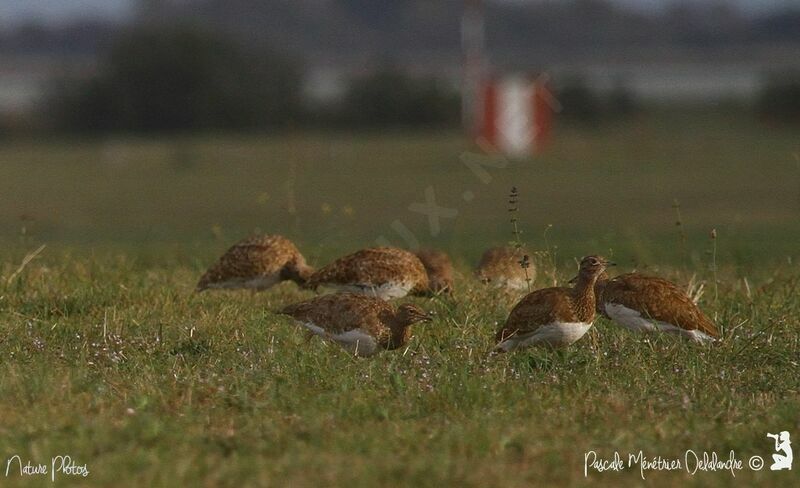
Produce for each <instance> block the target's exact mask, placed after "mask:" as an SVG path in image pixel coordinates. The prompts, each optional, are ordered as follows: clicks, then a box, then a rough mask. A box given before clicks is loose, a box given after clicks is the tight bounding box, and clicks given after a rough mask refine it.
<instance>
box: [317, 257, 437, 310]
mask: <svg viewBox="0 0 800 488" xmlns="http://www.w3.org/2000/svg"><path fill="white" fill-rule="evenodd" d="M320 286H322V287H330V288H334V289H336V290H337V291H340V292H351V293H361V294H365V295H371V296H376V297H378V298H382V299H384V300H390V299H392V298H401V297H404V296H406V295H408V294H409V293H410V294H412V295H424V294H428V293H430V289H429V288H428V274H427V273H426V272H425V267H424V266H423V265H422V262H420V260H419V258H417V257H416V256H415V255H414V254H412V253H410V252H408V251H404V250H403V249H397V248H393V247H375V248H370V249H363V250H361V251H358V252H355V253H353V254H350V255H348V256H344V257H342V258H339V259H337V260H336V261H334V262H332V263H331V264H329V265H327V266H325V267H323V268H321V269H319V270H318V271H317V272H316V273H314V274H313V275H311V277H310V278H309V279H308V283H307V287H309V288H312V289H316V288H317V287H320Z"/></svg>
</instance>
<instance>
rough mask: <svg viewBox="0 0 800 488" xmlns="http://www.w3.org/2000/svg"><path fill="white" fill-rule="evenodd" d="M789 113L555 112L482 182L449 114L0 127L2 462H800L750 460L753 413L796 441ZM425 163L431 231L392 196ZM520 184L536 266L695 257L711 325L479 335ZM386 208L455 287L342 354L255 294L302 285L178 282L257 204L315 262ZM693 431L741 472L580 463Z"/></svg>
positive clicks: (291, 297)
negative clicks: (575, 339)
mask: <svg viewBox="0 0 800 488" xmlns="http://www.w3.org/2000/svg"><path fill="white" fill-rule="evenodd" d="M794 136H795V134H792V133H790V132H789V131H781V130H767V129H765V128H763V127H759V126H756V125H752V124H747V123H745V122H742V121H735V120H734V121H728V120H726V119H719V118H713V117H709V118H708V119H703V118H699V117H695V118H691V119H689V120H687V121H683V120H680V119H669V118H666V117H662V118H660V119H659V118H653V119H644V120H642V121H640V122H638V123H636V124H627V125H620V126H615V127H610V128H607V129H602V130H600V131H588V130H579V129H563V130H561V132H560V138H559V139H558V141H557V143H556V145H555V146H554V147H553V148H552V150H551V151H550V152H549V153H548V155H547V156H546V157H544V158H542V159H539V160H536V161H531V162H517V163H512V164H511V165H510V166H509V167H508V168H505V169H497V170H490V173H491V175H492V181H491V182H490V183H489V184H485V185H484V184H483V183H481V182H480V181H478V180H477V179H476V177H475V176H474V175H473V174H472V173H470V172H469V170H468V169H467V168H466V167H465V166H464V165H463V164H461V163H460V162H459V156H460V154H462V153H463V152H464V151H466V150H468V149H469V148H467V147H466V146H464V145H463V144H462V143H461V142H459V140H458V138H456V137H455V136H454V135H452V134H434V135H426V136H423V135H409V134H389V135H379V134H373V135H357V136H343V135H341V134H338V135H335V134H312V135H294V136H290V137H274V138H267V139H262V138H258V137H246V138H233V137H219V138H215V139H199V138H196V139H185V140H179V141H167V140H162V141H144V140H124V141H123V140H115V141H111V142H105V143H101V142H80V143H77V142H65V141H55V142H50V143H41V142H35V141H29V142H17V143H14V144H11V145H7V146H4V147H2V148H0V161H2V163H1V164H0V182H1V183H0V184H2V185H3V188H2V190H3V191H2V192H1V193H0V227H2V229H3V235H4V236H5V237H4V238H3V240H4V242H5V243H6V245H5V246H4V248H5V249H6V252H5V253H3V255H2V259H0V462H3V464H2V465H0V466H2V468H3V469H2V470H0V481H1V482H2V484H3V485H4V486H5V485H11V486H31V485H41V486H44V485H49V484H50V482H49V479H44V478H42V479H38V478H24V479H21V478H19V477H18V476H12V477H8V478H6V477H4V476H3V475H4V474H5V462H4V461H6V460H7V459H8V458H9V457H10V456H12V455H14V454H18V455H20V456H21V457H22V459H23V460H28V459H30V460H31V461H32V462H34V463H37V462H40V463H46V464H49V461H50V458H51V457H52V456H55V455H59V454H69V455H71V456H72V457H73V458H75V459H76V460H77V461H78V463H79V464H84V463H86V464H88V468H89V470H90V472H91V474H90V475H89V477H88V478H80V479H77V480H71V481H72V482H73V483H74V482H77V483H80V484H87V485H95V486H112V485H113V486H148V485H167V484H169V485H176V486H198V485H200V486H220V485H227V486H242V485H256V484H259V485H268V486H273V485H289V486H309V485H322V486H327V485H335V486H342V485H355V486H367V485H369V486H372V485H377V484H384V485H390V486H394V485H403V486H417V485H421V486H434V485H437V486H530V485H563V484H576V485H582V484H587V483H598V484H603V485H609V486H618V485H619V484H621V483H625V484H637V483H638V484H645V483H646V484H658V485H684V484H686V483H689V484H693V485H695V486H727V485H731V484H737V485H739V484H741V485H742V486H754V485H756V484H758V485H773V486H791V485H792V484H796V483H797V479H798V477H797V475H796V473H797V469H798V466H797V464H796V463H795V470H794V471H793V472H781V473H776V472H772V471H770V470H769V469H768V466H769V464H768V465H767V468H765V469H764V470H762V471H760V472H752V471H751V470H749V469H748V468H747V460H748V459H749V457H750V456H753V455H759V456H762V457H763V458H764V459H765V460H766V461H768V462H769V461H771V457H770V455H771V453H772V452H773V450H772V447H773V444H772V441H771V440H770V439H768V438H767V437H766V433H767V432H771V433H776V432H777V431H781V430H788V431H789V432H791V433H792V436H793V438H800V415H798V411H800V395H799V394H800V367H798V361H800V319H798V316H800V290H799V289H798V287H799V286H800V265H798V262H797V257H798V246H797V242H798V237H800V224H799V223H798V219H797V214H798V209H800V201H798V200H797V198H798V191H800V168H799V167H798V166H797V162H796V161H795V160H794V156H793V154H794V153H796V152H797V151H798V145H797V140H796V137H794ZM289 162H293V164H294V169H293V170H290V169H289V168H288V163H289ZM292 172H293V173H294V177H293V178H294V184H293V192H294V195H295V197H294V201H292V199H291V198H290V197H289V196H287V195H291V193H292V192H291V191H287V188H289V187H291V186H292V185H288V186H287V178H288V179H289V180H290V181H291V179H292V178H290V175H291V173H292ZM428 185H434V186H435V188H436V193H437V198H438V199H439V201H440V203H442V204H444V205H448V206H452V207H457V208H458V210H459V216H458V217H457V218H456V219H452V220H444V221H443V222H442V231H441V234H440V235H438V236H430V235H429V233H428V231H427V227H426V221H425V219H424V217H423V216H421V215H418V214H414V213H413V212H409V211H408V209H407V207H408V205H409V204H410V203H412V202H415V201H422V198H423V192H424V189H425V187H426V186H428ZM512 185H516V186H518V187H519V188H520V192H521V202H520V211H519V217H520V223H521V225H522V227H523V229H525V230H526V231H527V232H528V233H527V234H525V235H523V238H524V239H525V240H527V241H528V243H529V245H531V247H533V248H535V249H539V250H545V249H547V248H548V247H549V248H551V249H552V248H553V247H554V246H557V249H558V250H557V255H556V259H555V262H556V265H557V269H555V270H550V269H549V268H547V267H546V266H545V269H543V270H540V272H539V277H538V278H537V281H536V285H537V286H546V285H548V284H549V283H548V282H549V280H550V279H551V276H553V275H554V276H555V277H556V278H557V279H558V280H559V281H562V282H563V281H564V280H565V279H566V278H569V277H570V276H571V274H572V273H574V269H575V268H574V263H573V262H572V259H573V258H574V257H575V256H579V255H581V254H585V253H588V252H599V253H605V254H613V255H614V257H615V260H616V261H618V262H620V264H622V265H623V266H622V269H623V270H629V269H632V268H633V267H634V266H638V267H639V268H646V269H648V270H650V271H652V272H655V273H658V274H661V275H663V276H667V277H669V278H671V279H674V280H676V281H678V282H681V283H686V282H688V281H689V280H690V279H691V278H692V277H694V278H695V279H696V280H700V281H703V282H705V284H706V292H705V294H704V295H703V297H702V300H701V306H702V308H703V309H704V310H706V311H707V312H708V313H709V315H711V316H712V317H714V318H715V319H716V320H717V323H718V324H720V326H721V328H722V330H723V341H722V342H721V343H720V344H717V345H714V346H713V347H705V348H704V347H697V346H694V345H691V344H688V343H686V342H682V341H680V340H676V339H675V338H673V337H654V338H650V339H649V340H647V339H645V338H644V337H642V336H637V335H634V334H630V333H627V332H625V331H623V330H620V329H619V328H616V327H615V326H613V325H612V324H610V323H609V322H607V321H605V320H602V319H601V320H598V321H597V322H596V327H594V328H593V330H592V331H591V332H590V333H589V334H588V335H587V336H586V337H584V338H583V339H582V340H581V341H580V342H579V343H577V344H576V345H575V346H574V347H572V348H570V349H569V350H566V351H561V352H550V351H546V350H533V351H525V352H520V353H515V354H510V355H502V356H488V355H487V354H486V353H487V351H488V350H489V349H490V347H491V345H492V338H493V334H494V331H495V330H496V327H497V323H498V322H502V321H503V320H504V319H505V317H506V315H507V313H508V310H509V309H510V307H511V306H512V305H513V303H514V298H513V297H506V296H503V295H500V294H498V293H494V292H491V291H487V290H486V289H484V288H482V287H481V286H479V284H478V283H475V282H474V281H473V280H472V279H471V278H470V273H469V269H470V266H471V264H472V263H473V262H474V260H475V258H476V257H477V255H478V253H479V252H480V250H481V249H482V248H483V247H484V246H486V245H488V244H489V243H492V242H506V241H508V240H510V239H511V238H512V237H513V236H511V227H510V224H509V223H508V222H507V211H506V209H505V206H506V194H507V192H508V190H509V188H510V187H511V186H512ZM467 189H469V190H471V191H474V194H475V198H474V200H472V201H471V202H465V201H463V200H461V199H460V195H461V193H462V192H463V191H465V190H467ZM265 194H266V195H265ZM674 199H678V200H679V201H680V204H681V213H682V215H683V223H684V231H685V233H686V234H687V240H686V242H685V244H684V243H682V241H681V239H680V237H679V232H678V229H676V228H675V226H674V221H675V213H674V209H673V208H672V202H673V200H674ZM324 204H328V205H329V207H330V211H329V212H328V211H327V210H325V211H323V205H324ZM292 205H293V206H294V207H295V208H296V211H294V212H292V213H290V212H289V211H288V208H290V207H291V206H292ZM345 207H350V208H352V212H349V211H348V212H344V211H343V209H344V208H345ZM325 208H326V209H327V208H328V207H325ZM23 214H24V215H26V217H25V219H23V220H20V218H19V217H20V215H23ZM31 219H33V220H31ZM395 219H398V220H401V221H403V222H404V223H405V224H406V225H407V226H408V227H409V228H410V229H411V230H412V231H413V232H414V233H415V234H416V235H417V236H418V238H419V240H420V241H421V242H422V243H423V244H434V245H439V246H442V247H444V248H446V249H447V250H448V251H450V252H451V253H453V255H454V258H455V259H456V261H457V262H458V268H459V272H460V276H459V277H458V281H457V286H458V291H457V293H456V295H455V297H454V299H453V300H452V301H450V302H448V301H440V300H433V301H430V300H424V299H413V300H414V301H416V302H417V303H418V304H419V305H421V306H422V307H423V308H426V309H429V310H435V311H436V313H437V318H436V320H435V321H434V322H433V323H431V324H427V325H425V326H421V327H417V328H416V329H415V336H414V338H413V339H412V341H411V343H410V344H409V346H408V349H407V350H399V351H394V352H387V353H384V354H382V355H380V356H378V357H375V358H372V359H370V360H358V359H355V358H352V357H350V356H348V355H347V354H345V353H344V352H343V351H341V350H340V349H338V348H336V347H333V346H330V345H327V344H325V343H323V342H322V341H319V340H317V339H314V340H312V341H310V342H306V338H305V335H304V334H303V333H302V331H300V330H298V329H297V327H295V326H294V325H293V324H291V323H290V322H289V321H288V320H286V319H285V318H283V317H280V316H276V315H274V314H273V313H272V312H271V311H272V310H275V309H277V308H279V307H281V306H282V305H284V304H286V303H290V302H293V301H296V300H300V299H303V298H307V297H309V296H311V295H310V294H309V293H308V292H303V291H300V290H298V289H297V288H296V287H295V286H293V285H291V284H284V285H281V286H279V287H277V288H274V289H272V290H270V291H268V292H265V293H261V294H257V295H252V294H250V293H229V292H225V293H216V294H214V293H207V294H202V295H196V294H193V293H192V289H193V286H194V284H195V282H196V280H197V278H198V276H199V273H200V272H201V271H202V269H203V267H204V266H206V265H208V264H209V262H210V261H211V260H212V259H213V258H214V257H215V255H216V254H218V253H219V252H221V251H222V250H224V249H225V247H226V246H227V245H229V244H230V242H231V241H233V240H235V239H238V238H239V237H241V236H242V235H244V234H245V233H247V232H249V231H252V230H253V229H255V228H260V229H261V230H263V231H265V232H281V233H286V234H288V235H291V236H293V237H295V238H298V241H299V242H300V243H301V245H302V246H301V247H302V248H303V250H304V251H305V252H306V253H307V254H309V255H310V256H311V257H312V261H313V262H314V263H315V264H322V263H324V262H326V261H328V260H329V259H331V258H333V257H335V256H336V255H337V254H339V253H341V252H343V251H346V250H351V249H355V248H357V247H361V246H363V245H369V244H371V243H372V242H374V240H375V239H376V238H377V237H378V236H380V235H385V236H386V237H388V238H389V240H391V241H394V242H396V243H397V244H402V243H403V241H402V239H400V238H399V237H397V235H396V234H394V233H393V231H392V228H391V222H392V221H393V220H395ZM547 224H553V228H552V229H551V230H550V231H549V232H548V235H547V240H546V241H545V238H544V237H543V233H544V229H545V228H546V226H547ZM23 226H24V227H25V232H24V233H22V232H21V229H22V228H23ZM711 228H717V229H718V231H719V238H718V240H717V245H718V253H717V263H718V265H719V269H718V270H717V272H716V275H717V278H718V283H717V286H718V298H716V299H715V296H714V295H715V294H714V283H713V277H714V272H713V271H714V270H713V269H712V268H711V264H712V261H711V255H710V254H709V251H710V250H711V245H712V244H711V242H710V239H709V238H708V232H709V231H710V229H711ZM41 244H47V247H46V248H45V249H44V250H43V251H42V252H41V254H39V255H38V256H37V257H36V258H35V259H33V260H32V261H31V262H30V263H29V264H28V265H27V266H26V267H25V268H24V269H23V270H22V271H21V272H20V273H18V274H17V275H16V276H15V277H14V278H13V279H10V280H9V279H8V278H9V277H10V276H12V274H14V273H15V271H16V270H17V268H18V267H19V265H20V263H21V262H22V261H23V258H24V257H25V255H26V254H27V253H29V252H31V251H33V250H34V249H36V248H37V247H38V246H39V245H41ZM539 264H540V266H544V265H543V264H542V263H541V262H540V263H539ZM551 271H552V274H551ZM795 441H796V439H795ZM795 444H796V442H795ZM687 449H693V450H695V451H697V452H702V451H714V452H717V453H718V454H719V455H720V456H721V457H723V458H727V455H728V452H729V451H730V450H734V451H735V452H736V456H737V458H739V459H743V461H744V463H745V469H743V470H741V471H737V472H736V478H735V479H733V478H732V477H731V475H730V473H728V472H712V473H698V474H697V475H696V476H693V477H691V476H689V475H687V474H686V473H685V472H649V473H646V476H647V481H646V482H642V481H641V479H640V478H639V473H638V471H636V470H626V471H625V472H623V473H620V474H618V473H602V474H598V473H593V474H590V476H589V478H588V480H587V479H585V478H584V476H583V467H584V465H583V462H584V453H585V452H587V451H589V450H596V451H597V452H598V453H599V454H600V455H601V456H602V457H603V458H610V457H611V456H612V455H613V452H614V451H615V450H616V451H619V452H620V453H621V455H622V456H623V459H625V460H627V453H628V452H634V453H636V452H638V451H639V450H643V451H644V453H645V455H647V456H649V457H655V456H662V457H665V458H675V457H682V456H683V454H684V452H685V451H686V450H687ZM793 473H794V474H793ZM69 482H70V480H69V479H68V478H66V477H61V478H59V484H67V483H69Z"/></svg>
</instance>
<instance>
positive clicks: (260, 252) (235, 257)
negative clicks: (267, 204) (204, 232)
mask: <svg viewBox="0 0 800 488" xmlns="http://www.w3.org/2000/svg"><path fill="white" fill-rule="evenodd" d="M313 271H314V270H313V268H311V267H310V266H308V265H307V264H306V260H305V258H304V257H303V255H302V254H300V251H298V250H297V247H295V245H294V244H293V243H292V241H290V240H289V239H287V238H285V237H283V236H279V235H271V236H270V235H264V236H252V237H248V238H247V239H244V240H242V241H239V242H237V243H236V244H234V245H233V246H231V247H230V248H229V249H228V250H227V251H225V254H223V255H222V256H221V257H220V258H219V260H217V262H216V263H214V264H213V265H212V266H211V267H210V268H209V269H208V271H206V272H205V274H203V276H202V277H201V278H200V281H199V282H198V283H197V291H203V290H207V289H213V288H227V289H234V288H247V289H251V290H265V289H267V288H270V287H271V286H274V285H276V284H278V283H280V282H281V281H284V280H291V281H294V282H295V283H297V284H298V285H303V284H305V282H306V280H307V279H308V277H309V276H311V273H313Z"/></svg>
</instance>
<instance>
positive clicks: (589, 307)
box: [495, 256, 614, 352]
mask: <svg viewBox="0 0 800 488" xmlns="http://www.w3.org/2000/svg"><path fill="white" fill-rule="evenodd" d="M607 266H614V263H611V262H609V261H607V260H606V259H605V258H603V257H600V256H586V257H584V258H583V259H581V263H580V271H579V272H578V279H577V280H576V282H575V284H574V286H573V287H572V288H567V287H554V288H544V289H541V290H536V291H534V292H532V293H529V294H528V295H526V296H525V297H524V298H523V299H522V300H521V301H520V302H519V303H517V305H516V306H514V308H513V309H512V310H511V313H510V314H509V316H508V319H507V320H506V323H505V325H503V327H501V328H500V330H499V331H498V332H497V335H496V336H495V340H496V341H497V345H496V346H495V351H498V352H508V351H513V350H515V349H520V348H524V347H528V346H533V345H546V346H550V347H553V348H557V347H564V346H569V345H570V344H572V343H574V342H575V341H577V340H578V339H580V338H581V337H583V335H584V334H586V332H587V331H588V330H589V329H590V328H591V326H592V323H593V322H594V318H595V306H596V304H595V291H594V287H595V282H596V281H597V279H598V277H599V276H600V275H601V274H602V273H603V272H604V271H605V269H606V267H607Z"/></svg>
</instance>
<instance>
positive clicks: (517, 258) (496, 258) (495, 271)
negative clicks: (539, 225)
mask: <svg viewBox="0 0 800 488" xmlns="http://www.w3.org/2000/svg"><path fill="white" fill-rule="evenodd" d="M525 254H527V253H526V252H525V250H524V249H518V248H514V247H493V248H490V249H487V250H486V252H484V253H483V256H481V261H480V263H478V268H477V269H476V270H475V276H476V277H477V278H478V279H479V280H480V281H481V282H483V283H486V284H489V285H494V286H497V287H500V288H507V289H510V290H523V289H527V287H528V282H527V281H526V280H528V279H529V280H530V281H531V283H532V282H533V280H534V279H535V278H536V269H534V267H533V265H530V266H529V267H528V269H527V276H526V274H525V269H524V268H523V267H522V264H521V262H522V259H523V257H524V256H525Z"/></svg>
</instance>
